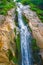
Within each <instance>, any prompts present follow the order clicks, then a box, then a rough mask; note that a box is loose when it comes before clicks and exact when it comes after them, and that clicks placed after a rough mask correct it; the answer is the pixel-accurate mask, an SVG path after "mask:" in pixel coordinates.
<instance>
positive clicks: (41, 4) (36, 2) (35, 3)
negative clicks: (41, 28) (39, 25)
mask: <svg viewBox="0 0 43 65" xmlns="http://www.w3.org/2000/svg"><path fill="white" fill-rule="evenodd" d="M21 3H23V4H25V5H26V4H29V5H30V6H31V8H30V9H31V10H33V11H36V13H37V15H38V16H39V18H40V20H41V21H42V22H43V10H42V9H43V0H22V1H21Z"/></svg>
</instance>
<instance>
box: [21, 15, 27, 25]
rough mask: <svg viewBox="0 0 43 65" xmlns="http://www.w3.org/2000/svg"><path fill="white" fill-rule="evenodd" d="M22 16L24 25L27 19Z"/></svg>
mask: <svg viewBox="0 0 43 65" xmlns="http://www.w3.org/2000/svg"><path fill="white" fill-rule="evenodd" d="M22 18H23V22H24V24H25V25H26V24H28V20H27V19H26V17H25V16H24V15H23V16H22Z"/></svg>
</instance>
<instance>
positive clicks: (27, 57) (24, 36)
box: [17, 7, 33, 65]
mask: <svg viewBox="0 0 43 65" xmlns="http://www.w3.org/2000/svg"><path fill="white" fill-rule="evenodd" d="M17 11H18V23H19V27H20V36H21V55H22V65H33V64H32V55H31V34H30V32H29V31H28V28H27V26H26V25H25V24H24V23H23V19H22V11H21V9H20V8H19V7H17Z"/></svg>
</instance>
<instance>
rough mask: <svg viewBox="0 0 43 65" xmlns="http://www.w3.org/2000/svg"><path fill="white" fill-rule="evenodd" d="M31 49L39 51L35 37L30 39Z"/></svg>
mask: <svg viewBox="0 0 43 65" xmlns="http://www.w3.org/2000/svg"><path fill="white" fill-rule="evenodd" d="M32 49H33V52H37V51H39V47H38V46H37V44H36V40H35V39H32Z"/></svg>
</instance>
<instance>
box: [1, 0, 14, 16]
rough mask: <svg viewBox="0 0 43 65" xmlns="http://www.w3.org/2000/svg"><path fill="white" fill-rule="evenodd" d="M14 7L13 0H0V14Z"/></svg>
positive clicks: (4, 13)
mask: <svg viewBox="0 0 43 65" xmlns="http://www.w3.org/2000/svg"><path fill="white" fill-rule="evenodd" d="M13 7H14V2H13V0H12V1H10V0H9V2H8V0H1V1H0V14H3V15H6V14H7V11H8V10H9V9H11V8H13Z"/></svg>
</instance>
